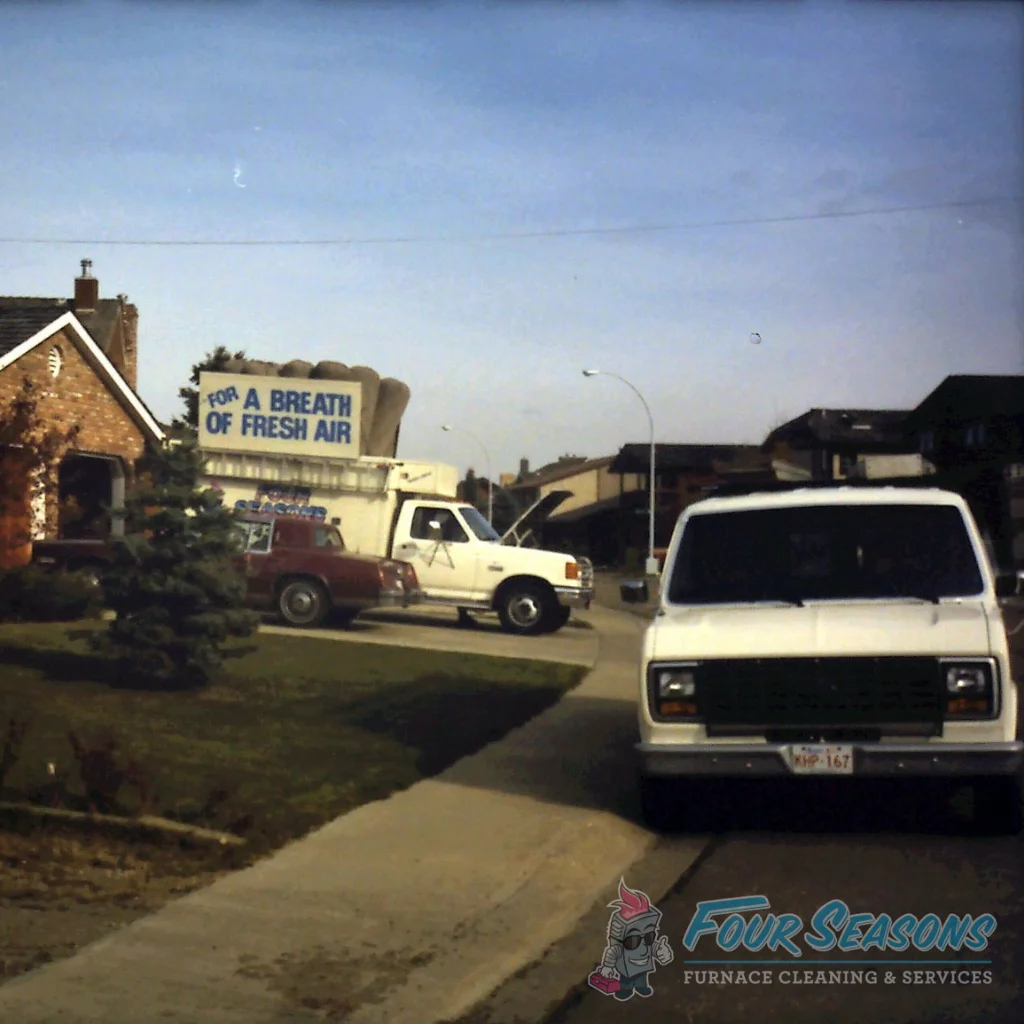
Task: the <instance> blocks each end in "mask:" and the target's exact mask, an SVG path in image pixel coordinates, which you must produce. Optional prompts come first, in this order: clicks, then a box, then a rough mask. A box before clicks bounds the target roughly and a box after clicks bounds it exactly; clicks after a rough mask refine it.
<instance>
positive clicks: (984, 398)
mask: <svg viewBox="0 0 1024 1024" xmlns="http://www.w3.org/2000/svg"><path fill="white" fill-rule="evenodd" d="M992 416H1010V417H1016V416H1024V376H1019V375H1018V376H1014V375H1006V376H994V375H993V376H983V375H970V374H953V375H951V376H949V377H947V378H946V379H945V380H944V381H943V382H942V383H941V384H940V385H939V386H938V387H937V388H935V389H934V390H933V391H932V392H931V393H930V394H929V395H927V396H926V397H925V399H924V400H923V401H922V402H921V404H920V405H918V407H917V408H916V409H914V410H913V411H912V412H911V413H909V414H908V416H907V427H908V428H909V429H915V430H916V429H921V428H922V427H926V426H933V425H938V424H940V423H960V422H962V421H964V420H969V419H988V418H990V417H992Z"/></svg>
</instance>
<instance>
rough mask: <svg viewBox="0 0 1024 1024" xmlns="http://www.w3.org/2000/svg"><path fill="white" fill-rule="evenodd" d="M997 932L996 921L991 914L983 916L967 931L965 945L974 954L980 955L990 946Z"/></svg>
mask: <svg viewBox="0 0 1024 1024" xmlns="http://www.w3.org/2000/svg"><path fill="white" fill-rule="evenodd" d="M995 930H996V919H995V918H994V917H993V916H992V915H991V914H982V915H981V917H979V918H978V919H977V920H976V921H974V922H972V924H971V927H970V928H968V929H967V940H966V943H965V945H966V946H967V948H968V949H969V950H971V951H972V952H974V953H980V952H981V951H982V950H983V949H985V948H986V947H987V946H988V940H989V938H990V937H991V935H992V933H993V932H994V931H995Z"/></svg>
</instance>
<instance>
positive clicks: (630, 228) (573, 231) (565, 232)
mask: <svg viewBox="0 0 1024 1024" xmlns="http://www.w3.org/2000/svg"><path fill="white" fill-rule="evenodd" d="M1020 199H1021V197H1019V196H993V197H992V198H989V199H968V200H964V201H961V202H946V203H929V204H927V205H921V206H886V207H876V208H875V209H871V210H848V211H839V212H832V213H798V214H793V215H791V216H788V217H744V218H740V219H736V220H716V221H715V220H713V221H684V222H679V223H674V224H673V223H667V224H633V225H626V226H623V227H603V228H550V229H546V230H543V231H498V232H491V233H483V234H475V235H398V236H393V237H386V236H385V237H380V238H271V239H241V240H237V241H231V240H227V239H173V238H135V239H129V238H0V244H9V245H135V246H143V245H145V246H235V247H244V246H252V247H256V246H267V247H270V246H282V247H283V246H313V245H336V246H344V245H353V246H354V245H416V244H423V243H444V242H490V241H513V240H516V239H531V238H573V237H580V236H585V235H640V234H653V233H655V232H666V231H689V230H698V231H699V230H702V229H704V228H731V227H748V226H754V225H761V224H796V223H800V222H802V221H815V220H849V219H852V218H854V217H879V216H883V215H888V214H894V213H917V212H927V211H930V210H956V209H966V208H968V207H974V206H991V205H994V204H996V203H1019V202H1020Z"/></svg>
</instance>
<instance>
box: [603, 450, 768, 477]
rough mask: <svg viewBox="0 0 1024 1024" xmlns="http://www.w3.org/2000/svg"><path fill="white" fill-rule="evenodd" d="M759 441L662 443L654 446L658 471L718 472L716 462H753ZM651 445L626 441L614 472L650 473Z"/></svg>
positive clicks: (755, 459)
mask: <svg viewBox="0 0 1024 1024" xmlns="http://www.w3.org/2000/svg"><path fill="white" fill-rule="evenodd" d="M759 454H760V448H759V447H758V445H756V444H661V443H656V444H655V445H654V461H655V470H656V471H657V472H660V473H664V472H669V471H673V470H674V471H682V472H699V473H709V474H710V473H715V472H716V468H715V466H716V464H718V466H722V465H729V466H732V465H738V464H743V465H750V464H751V463H756V462H757V461H758V456H759ZM650 458H651V446H650V445H649V444H624V445H623V446H622V447H621V448H620V449H619V452H618V454H617V455H616V456H615V458H614V459H613V460H612V463H611V466H610V467H609V469H610V471H611V472H612V473H646V472H647V471H648V467H649V465H650Z"/></svg>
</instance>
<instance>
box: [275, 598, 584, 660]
mask: <svg viewBox="0 0 1024 1024" xmlns="http://www.w3.org/2000/svg"><path fill="white" fill-rule="evenodd" d="M588 627H591V628H588ZM260 631H261V632H263V633H271V634H277V635H279V636H305V637H318V638H320V639H323V640H337V641H339V642H341V643H345V642H348V643H361V644H384V645H386V646H389V647H418V648H421V649H423V650H428V651H457V652H459V653H461V654H485V655H488V656H490V657H495V658H525V659H528V660H532V661H554V662H561V663H563V664H567V665H585V666H586V667H587V668H589V667H590V666H591V665H593V664H594V662H595V661H596V660H597V650H598V637H597V632H596V630H594V629H593V628H592V624H591V623H590V621H589V619H588V613H587V612H579V613H578V615H574V619H573V620H572V621H570V623H569V625H567V626H565V627H564V628H563V629H560V630H559V631H558V632H557V633H553V634H551V635H549V636H512V635H510V634H508V633H504V632H502V630H501V627H500V625H499V624H498V617H497V616H496V615H479V616H476V625H475V626H473V627H471V628H466V627H463V626H460V625H459V624H458V615H457V613H456V612H455V611H454V610H453V609H450V608H430V609H425V610H420V609H417V610H416V611H406V610H399V609H396V610H388V611H373V612H365V613H364V614H362V615H360V616H359V618H358V619H356V621H355V622H353V623H352V624H351V625H350V626H348V627H338V628H334V629H332V628H327V629H292V628H291V627H289V626H281V625H278V624H277V623H274V622H269V621H268V622H266V623H264V624H263V625H261V626H260Z"/></svg>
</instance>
